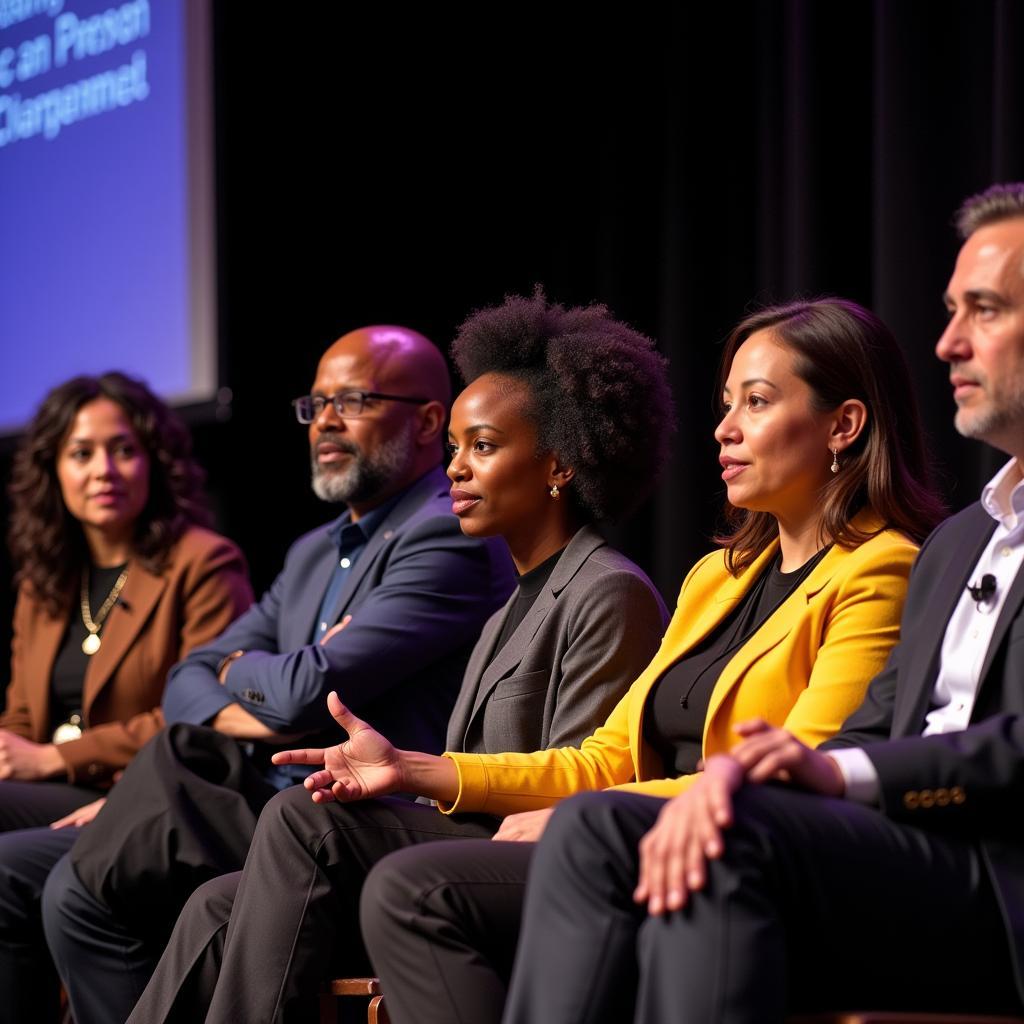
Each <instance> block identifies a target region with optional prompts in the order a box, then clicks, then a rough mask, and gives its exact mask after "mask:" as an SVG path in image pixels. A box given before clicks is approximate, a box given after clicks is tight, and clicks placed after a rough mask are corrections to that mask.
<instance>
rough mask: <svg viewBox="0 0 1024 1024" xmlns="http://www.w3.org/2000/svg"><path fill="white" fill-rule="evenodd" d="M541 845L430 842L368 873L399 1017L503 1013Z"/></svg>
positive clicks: (449, 1023) (378, 962) (367, 918)
mask: <svg viewBox="0 0 1024 1024" xmlns="http://www.w3.org/2000/svg"><path fill="white" fill-rule="evenodd" d="M536 846H537V844H536V843H496V842H481V841H480V840H472V839H470V840H465V841H463V842H455V843H431V844H430V845H428V846H416V847H413V848H411V849H408V850H401V851H399V852H398V853H393V854H391V855H390V856H387V857H385V858H384V859H383V860H382V861H381V862H380V864H378V865H377V867H375V868H374V869H373V871H371V872H370V876H369V878H367V880H366V886H365V888H364V889H363V898H362V928H363V938H364V941H365V942H366V947H367V949H368V950H369V953H370V957H371V959H372V960H373V965H374V968H375V969H376V971H377V973H378V975H379V976H380V979H381V982H382V984H383V989H384V993H385V996H386V998H387V1006H388V1013H389V1015H390V1017H391V1020H392V1021H393V1022H394V1024H455V1022H458V1024H487V1022H488V1021H494V1022H497V1021H500V1020H501V1011H502V1007H503V1006H504V1005H505V996H506V992H507V988H508V982H509V977H510V975H511V973H512V962H513V958H514V956H515V950H516V940H517V939H518V937H519V925H520V919H521V917H522V912H523V891H524V889H525V887H526V880H527V872H528V869H529V866H530V861H531V858H532V856H533V853H534V850H535V849H536ZM536 1020H537V1021H543V1020H552V1021H555V1020H557V1018H556V1017H548V1016H546V1015H542V1016H540V1017H537V1018H536Z"/></svg>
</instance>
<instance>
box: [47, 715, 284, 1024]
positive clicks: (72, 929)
mask: <svg viewBox="0 0 1024 1024" xmlns="http://www.w3.org/2000/svg"><path fill="white" fill-rule="evenodd" d="M276 792H277V790H276V789H274V787H272V786H271V785H270V784H269V783H268V782H267V781H266V780H265V779H264V778H263V776H262V774H261V773H260V771H259V770H258V769H257V768H256V767H255V766H254V765H253V764H252V763H251V761H250V760H249V758H248V757H247V756H246V755H245V753H244V752H243V751H242V749H241V747H240V746H239V745H238V744H237V743H236V742H235V741H234V740H232V739H230V738H229V737H227V736H223V735H222V734H220V733H217V732H215V731H213V730H212V729H205V728H202V727H199V726H191V725H173V726H171V727H170V728H168V729H165V730H164V731H163V732H161V733H158V734H157V735H156V736H155V737H154V738H153V739H152V740H150V742H149V743H147V744H146V745H145V746H144V747H143V748H142V749H141V750H140V751H139V753H138V754H137V755H136V756H135V758H134V759H133V760H132V763H131V764H130V765H129V766H128V768H127V769H126V770H125V773H124V777H123V778H122V779H121V781H120V782H119V783H118V784H117V785H116V786H115V787H114V788H113V790H111V793H110V796H109V798H108V799H107V803H106V805H105V806H104V807H103V809H102V810H101V811H100V813H99V814H98V815H97V817H96V819H95V821H93V822H92V824H90V825H89V826H88V828H85V829H83V830H82V832H81V835H80V836H79V838H78V841H77V842H76V843H75V846H74V848H73V850H72V852H71V853H70V854H69V855H68V857H66V858H65V859H64V860H63V861H61V862H60V863H59V864H58V865H57V866H56V867H55V868H54V870H53V872H52V873H51V876H50V879H49V882H48V884H47V886H46V888H45V891H44V893H43V927H44V930H45V933H46V940H47V943H48V944H49V947H50V951H51V953H52V955H53V959H54V962H55V963H56V965H57V970H58V972H59V973H60V976H61V978H62V979H63V981H64V984H65V987H66V988H67V990H68V997H69V999H70V1002H71V1009H72V1013H73V1015H74V1018H75V1022H76V1024H123V1021H124V1020H125V1019H126V1018H127V1016H128V1014H129V1013H130V1012H131V1009H132V1007H133V1006H134V1005H135V1002H136V1000H137V999H138V997H139V995H140V993H141V992H142V990H143V988H144V987H145V985H146V982H147V980H148V979H149V975H150V972H151V971H152V969H153V967H154V966H155V964H156V961H157V959H158V958H159V956H160V951H161V950H162V949H163V945H164V943H165V942H166V940H167V936H168V935H169V934H170V932H171V929H172V928H173V926H174V922H175V921H176V920H177V917H178V914H179V912H180V911H181V908H182V906H183V905H184V904H185V901H186V900H187V899H188V897H189V896H190V895H191V893H192V892H193V890H194V889H195V888H196V886H198V885H200V884H201V883H202V882H204V881H206V880H207V879H209V878H211V877H215V876H216V875H219V874H222V873H224V872H227V871H235V870H238V869H239V868H241V866H242V864H243V862H244V860H245V854H246V851H247V850H248V847H249V841H250V839H251V837H252V833H253V830H254V828H255V827H256V819H257V816H258V815H259V812H260V809H261V808H262V806H263V804H265V803H266V801H267V800H269V799H270V797H271V796H273V795H274V793H276Z"/></svg>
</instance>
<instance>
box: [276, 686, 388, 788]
mask: <svg viewBox="0 0 1024 1024" xmlns="http://www.w3.org/2000/svg"><path fill="white" fill-rule="evenodd" d="M327 708H328V710H329V711H330V712H331V714H332V715H333V716H334V720H335V721H336V722H337V723H338V725H340V726H341V727H342V729H344V730H345V731H346V732H347V733H348V739H347V740H345V742H344V743H339V744H338V745H337V746H334V747H327V748H323V749H320V748H308V749H305V750H282V751H280V752H279V753H277V754H274V756H273V758H272V760H273V762H274V764H312V765H316V764H322V765H323V766H324V767H323V768H322V769H321V770H320V771H318V772H313V774H312V775H310V776H309V778H307V779H306V780H305V782H304V783H303V785H304V786H305V787H306V789H308V790H310V792H311V793H312V794H313V800H314V801H315V802H316V803H328V802H329V801H331V800H340V801H343V802H344V801H350V800H366V799H368V798H369V797H374V796H384V795H385V794H387V793H394V792H395V791H396V790H399V789H401V788H402V772H401V766H400V761H399V757H398V751H397V750H396V749H395V748H394V747H393V746H392V745H391V744H390V743H389V742H388V741H387V740H386V739H385V738H384V737H383V736H381V734H380V733H379V732H376V731H375V730H373V729H371V728H370V726H368V725H367V724H366V723H365V722H364V721H363V720H362V719H360V718H356V716H355V715H353V714H352V712H351V711H349V710H348V708H346V707H345V705H344V704H342V703H341V701H340V700H339V699H338V695H337V694H336V693H335V692H334V691H333V690H332V691H331V693H330V694H329V695H328V697H327Z"/></svg>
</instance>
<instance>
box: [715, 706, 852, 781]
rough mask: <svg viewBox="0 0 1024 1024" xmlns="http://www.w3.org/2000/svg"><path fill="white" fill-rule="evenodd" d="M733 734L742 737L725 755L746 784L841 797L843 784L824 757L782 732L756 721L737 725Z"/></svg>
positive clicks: (834, 768)
mask: <svg viewBox="0 0 1024 1024" xmlns="http://www.w3.org/2000/svg"><path fill="white" fill-rule="evenodd" d="M736 732H738V733H739V734H740V736H742V737H743V741H742V742H741V743H738V744H737V745H736V746H735V747H733V748H732V750H730V751H729V756H730V757H733V758H735V759H736V760H737V761H738V762H739V763H740V765H741V766H742V768H743V771H744V772H745V773H746V776H747V780H748V781H750V782H767V781H768V780H769V779H777V780H779V781H780V782H791V783H792V784H793V785H795V786H799V787H800V788H801V789H807V790H810V791H811V792H812V793H820V794H822V795H823V796H842V795H843V793H844V791H845V790H846V783H845V781H844V780H843V776H842V773H841V772H840V771H839V768H838V766H837V765H836V763H835V761H833V760H832V758H831V757H829V756H828V754H823V753H820V752H819V751H817V750H814V749H812V748H811V747H808V746H807V745H806V744H804V743H801V742H800V740H798V739H797V738H796V737H795V736H794V735H793V734H792V733H788V732H786V730H785V729H777V728H774V727H772V726H770V725H769V724H768V723H767V722H765V721H762V720H761V719H760V718H755V719H752V720H751V721H749V722H740V723H739V724H738V725H737V726H736Z"/></svg>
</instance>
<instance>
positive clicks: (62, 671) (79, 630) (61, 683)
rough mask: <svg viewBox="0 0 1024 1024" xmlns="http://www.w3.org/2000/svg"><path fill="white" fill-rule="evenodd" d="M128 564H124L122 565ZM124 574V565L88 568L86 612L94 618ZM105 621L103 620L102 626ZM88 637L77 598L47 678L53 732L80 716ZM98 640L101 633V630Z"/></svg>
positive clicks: (87, 657) (51, 729)
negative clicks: (64, 723) (87, 605)
mask: <svg viewBox="0 0 1024 1024" xmlns="http://www.w3.org/2000/svg"><path fill="white" fill-rule="evenodd" d="M127 564H128V563H127V562H126V563H125V565H127ZM123 571H124V565H115V566H114V567H113V568H111V569H100V568H99V567H98V566H95V565H90V566H89V608H90V609H91V611H92V615H93V618H95V617H96V613H97V612H98V611H99V610H100V608H101V607H102V606H103V602H104V601H106V599H107V596H108V595H109V594H110V591H111V590H112V589H113V587H114V584H115V583H116V582H117V577H118V576H120V575H121V573H122V572H123ZM105 621H106V619H104V622H105ZM88 635H89V630H87V629H86V628H85V623H84V622H83V621H82V612H81V610H80V608H79V603H78V598H77V596H76V598H75V601H74V604H73V605H72V608H71V614H70V615H69V616H68V627H67V629H66V630H65V631H64V640H63V642H62V643H61V645H60V650H58V651H57V657H56V659H55V660H54V663H53V672H52V673H51V675H50V727H49V730H48V731H49V732H51V733H52V732H53V730H54V729H56V728H57V726H58V725H60V724H61V723H62V722H66V721H67V720H68V719H69V718H70V717H71V716H72V715H81V713H82V685H83V683H84V682H85V670H86V669H87V668H88V667H89V655H88V654H86V653H85V651H83V650H82V641H83V640H84V639H85V638H86V637H87V636H88ZM100 639H101V640H102V639H103V629H102V627H101V628H100Z"/></svg>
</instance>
